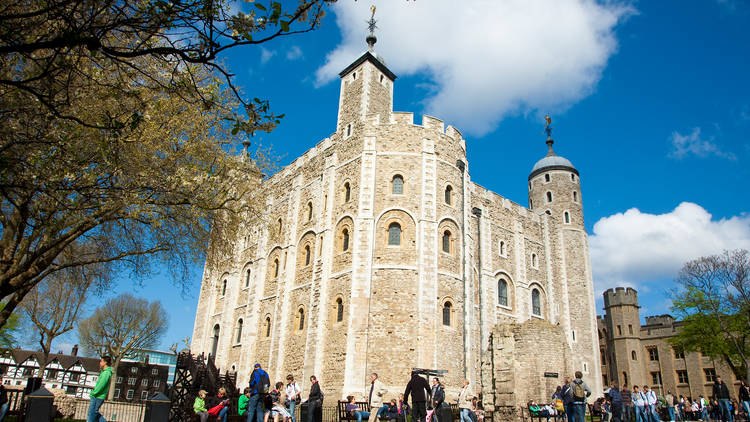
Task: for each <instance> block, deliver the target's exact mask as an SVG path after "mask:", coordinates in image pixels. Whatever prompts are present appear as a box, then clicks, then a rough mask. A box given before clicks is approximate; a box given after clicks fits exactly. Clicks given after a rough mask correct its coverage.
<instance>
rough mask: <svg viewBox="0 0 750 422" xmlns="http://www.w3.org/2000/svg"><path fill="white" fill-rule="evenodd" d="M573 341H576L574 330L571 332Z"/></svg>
mask: <svg viewBox="0 0 750 422" xmlns="http://www.w3.org/2000/svg"><path fill="white" fill-rule="evenodd" d="M572 336H573V341H574V342H575V341H576V330H572Z"/></svg>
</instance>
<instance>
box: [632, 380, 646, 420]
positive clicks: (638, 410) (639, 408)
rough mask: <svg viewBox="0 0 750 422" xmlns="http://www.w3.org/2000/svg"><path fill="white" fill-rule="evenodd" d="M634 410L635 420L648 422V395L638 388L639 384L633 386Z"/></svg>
mask: <svg viewBox="0 0 750 422" xmlns="http://www.w3.org/2000/svg"><path fill="white" fill-rule="evenodd" d="M632 397H633V410H634V411H635V422H647V420H648V417H647V416H646V396H644V395H643V393H642V392H641V391H640V390H639V389H638V386H637V385H634V386H633V396H632Z"/></svg>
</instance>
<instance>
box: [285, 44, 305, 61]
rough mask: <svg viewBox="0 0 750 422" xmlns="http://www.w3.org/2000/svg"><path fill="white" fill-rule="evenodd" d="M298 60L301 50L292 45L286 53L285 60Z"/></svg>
mask: <svg viewBox="0 0 750 422" xmlns="http://www.w3.org/2000/svg"><path fill="white" fill-rule="evenodd" d="M300 58H302V50H301V49H300V48H299V47H297V46H296V45H293V46H292V48H290V49H289V51H287V52H286V59H287V60H297V59H300Z"/></svg>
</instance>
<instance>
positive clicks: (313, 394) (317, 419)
mask: <svg viewBox="0 0 750 422" xmlns="http://www.w3.org/2000/svg"><path fill="white" fill-rule="evenodd" d="M310 382H311V383H312V385H310V394H309V395H308V396H307V422H321V421H322V419H323V392H322V391H321V390H320V383H318V378H316V377H315V375H312V376H310Z"/></svg>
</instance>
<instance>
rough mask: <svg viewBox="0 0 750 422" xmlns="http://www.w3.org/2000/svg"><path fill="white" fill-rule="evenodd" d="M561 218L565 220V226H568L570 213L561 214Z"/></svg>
mask: <svg viewBox="0 0 750 422" xmlns="http://www.w3.org/2000/svg"><path fill="white" fill-rule="evenodd" d="M563 218H564V219H565V224H570V213H569V212H567V211H565V212H564V213H563Z"/></svg>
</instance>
